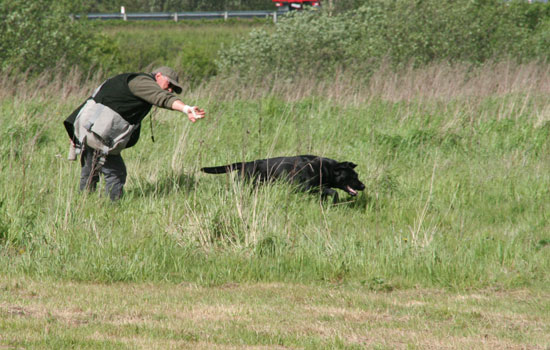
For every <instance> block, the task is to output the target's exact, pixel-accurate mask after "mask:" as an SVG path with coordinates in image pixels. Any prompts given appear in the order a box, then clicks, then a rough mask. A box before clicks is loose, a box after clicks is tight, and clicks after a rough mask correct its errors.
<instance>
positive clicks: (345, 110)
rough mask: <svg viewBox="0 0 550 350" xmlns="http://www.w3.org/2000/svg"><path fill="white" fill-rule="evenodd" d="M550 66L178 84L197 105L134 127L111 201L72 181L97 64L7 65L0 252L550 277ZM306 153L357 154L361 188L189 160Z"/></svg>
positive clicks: (96, 268) (440, 281) (222, 270)
mask: <svg viewBox="0 0 550 350" xmlns="http://www.w3.org/2000/svg"><path fill="white" fill-rule="evenodd" d="M547 71H548V66H544V65H521V66H518V65H513V64H502V63H501V64H495V65H486V66H483V67H480V68H476V69H470V68H468V67H449V66H444V65H439V66H431V67H428V68H426V69H423V70H413V69H409V70H404V71H401V72H398V73H394V72H391V71H390V70H384V69H382V70H380V71H379V72H377V73H376V74H374V76H373V77H372V78H371V79H370V80H368V81H366V80H362V79H358V78H357V77H354V76H350V75H348V74H346V72H341V73H340V74H339V75H337V76H336V77H335V78H334V79H333V80H332V81H330V82H327V81H317V80H315V78H314V77H306V78H295V79H293V80H292V81H291V80H281V79H277V78H276V77H272V78H271V77H265V78H264V79H263V80H262V81H256V82H254V81H252V82H250V81H247V82H246V83H245V82H241V81H239V79H238V77H232V78H228V77H225V78H222V77H218V78H216V79H214V80H212V81H210V82H209V83H208V84H207V85H202V86H199V87H197V88H196V89H192V90H191V89H188V90H187V91H188V93H186V94H185V96H184V99H185V100H186V101H189V103H196V104H198V105H200V106H204V107H205V108H206V109H207V111H208V118H207V119H205V120H201V121H200V122H197V123H196V124H191V123H188V122H187V121H186V120H185V118H183V117H182V116H181V115H178V114H176V113H175V112H169V111H159V112H158V113H156V115H155V118H154V130H155V132H154V133H155V139H156V140H157V141H156V142H155V143H152V142H151V141H150V138H149V128H148V127H144V128H143V134H142V139H141V142H140V143H139V144H138V145H137V146H136V147H134V148H132V149H129V150H126V151H125V152H124V158H125V160H126V163H127V167H128V170H129V178H128V183H127V185H126V194H125V197H124V198H123V199H122V200H121V201H119V202H117V203H114V204H113V203H110V202H109V200H108V198H106V197H105V196H102V195H101V191H99V193H97V194H90V195H85V194H81V193H79V192H78V190H77V178H78V174H79V166H78V165H77V164H75V163H71V162H68V161H67V160H66V159H65V158H66V148H67V147H66V146H67V142H66V136H65V135H64V130H63V127H62V124H61V122H62V120H63V119H64V118H65V116H66V115H68V114H69V113H70V112H71V111H72V109H73V108H75V107H76V106H77V105H78V104H79V103H80V102H81V101H82V99H84V98H85V97H86V96H87V95H88V94H89V91H90V90H91V89H93V87H95V85H97V83H98V81H97V80H98V79H97V78H93V77H91V78H89V80H88V82H86V83H85V84H81V83H80V81H81V80H80V79H82V76H79V74H78V73H77V72H74V74H71V75H70V76H67V75H60V76H58V77H57V78H54V79H49V80H48V81H46V80H40V79H38V80H37V81H21V80H18V79H17V77H10V76H4V77H1V78H0V79H1V80H2V81H1V84H0V86H1V88H0V96H1V97H2V98H1V99H0V100H1V103H0V110H1V112H0V115H1V117H0V130H1V131H0V133H1V135H0V136H1V139H0V140H1V141H0V148H1V152H0V169H1V173H2V176H3V178H4V181H2V182H0V198H1V202H0V203H1V205H0V247H1V251H0V268H1V269H2V270H3V271H5V273H7V274H14V275H18V274H29V275H32V276H41V277H45V278H62V279H75V280H87V281H159V280H168V281H175V282H177V281H184V280H185V281H195V282H198V283H202V284H218V283H224V282H227V281H260V280H261V281H300V282H306V283H315V282H322V281H324V282H331V283H342V282H345V283H353V284H363V285H365V286H366V287H368V288H371V289H376V290H378V289H392V288H406V287H411V286H416V285H419V286H436V287H444V288H479V287H488V286H491V287H502V288H512V287H516V286H540V287H544V286H547V285H548V282H549V280H548V274H547V273H546V272H547V271H548V268H549V267H550V266H549V265H550V261H549V260H550V259H549V258H548V256H549V254H548V249H549V248H548V242H549V241H550V236H549V235H548V232H549V229H550V226H549V224H548V220H547V213H548V211H549V210H548V209H550V208H549V201H548V200H547V199H548V195H549V190H548V189H549V188H550V187H549V186H550V175H549V174H550V171H549V170H550V169H549V162H548V160H549V154H550V153H549V151H550V148H549V143H548V138H549V134H550V128H549V124H548V122H547V121H548V118H549V114H548V113H549V112H548V111H549V110H550V109H549V107H550V105H549V103H548V99H547V96H548V93H549V90H550V86H549V85H548V83H547V82H546V80H545V79H544V74H545V73H546V72H547ZM67 77H68V79H65V78H67ZM73 79H74V80H73ZM15 82H20V83H19V84H16V83H15ZM146 123H148V122H146ZM145 126H147V125H145ZM305 153H311V154H317V155H323V156H326V157H330V158H334V159H337V160H350V161H354V162H355V163H357V164H359V165H358V167H357V169H356V170H357V171H358V173H359V174H360V178H361V179H362V180H363V182H365V184H366V185H367V188H366V190H365V191H364V193H362V194H361V195H360V196H358V197H357V198H345V197H344V198H343V200H342V201H341V202H340V203H338V204H337V205H331V204H330V203H325V202H322V201H320V200H319V198H318V197H317V196H315V195H310V194H304V193H299V192H296V191H294V190H293V189H292V188H291V187H289V186H287V185H285V184H279V183H277V184H272V185H268V186H264V187H260V188H255V187H251V185H250V184H248V183H246V182H241V181H238V180H236V179H235V178H234V177H233V176H231V175H227V176H225V175H217V176H216V175H206V174H202V173H200V172H199V170H198V169H199V168H200V167H202V166H211V165H221V164H226V163H229V162H235V161H240V160H251V159H257V158H265V157H270V156H277V155H294V154H305Z"/></svg>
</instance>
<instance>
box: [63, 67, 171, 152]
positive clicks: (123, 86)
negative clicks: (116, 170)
mask: <svg viewBox="0 0 550 350" xmlns="http://www.w3.org/2000/svg"><path fill="white" fill-rule="evenodd" d="M90 98H93V99H94V101H95V102H97V103H101V104H103V105H105V106H107V107H109V108H111V109H113V110H114V111H115V112H117V113H118V114H120V115H121V116H122V118H124V119H125V120H126V121H127V122H128V123H130V124H134V125H138V127H137V128H136V130H135V131H134V133H133V134H132V136H131V138H130V141H129V142H128V144H127V145H126V148H129V147H132V146H133V145H135V144H136V143H137V141H138V140H139V136H140V131H141V121H142V120H143V118H145V117H146V116H147V113H149V111H150V110H151V107H152V106H153V105H156V106H159V107H162V108H170V107H171V106H172V103H173V102H174V101H175V100H177V97H176V96H175V95H174V94H173V93H170V92H168V91H165V90H162V89H161V88H160V86H158V84H157V83H156V81H155V79H154V77H153V76H152V75H151V74H146V73H124V74H119V75H117V76H114V77H112V78H110V79H108V80H106V81H105V82H104V83H103V84H102V85H101V87H100V88H99V90H98V91H97V92H96V93H95V95H94V96H93V97H92V96H90ZM84 103H85V102H84ZM84 103H82V104H81V105H80V106H79V107H78V108H77V109H75V110H74V111H73V112H72V113H71V114H70V115H69V117H68V118H67V119H65V121H64V122H63V124H64V125H65V129H66V130H67V133H68V135H69V137H70V138H71V140H73V142H74V143H76V144H78V139H77V138H76V137H75V135H74V121H75V119H76V116H77V115H78V113H79V112H80V109H81V108H82V106H84Z"/></svg>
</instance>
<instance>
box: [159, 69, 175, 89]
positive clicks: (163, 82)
mask: <svg viewBox="0 0 550 350" xmlns="http://www.w3.org/2000/svg"><path fill="white" fill-rule="evenodd" d="M155 80H156V81H157V84H159V86H160V88H161V89H162V90H167V91H170V92H174V87H173V86H172V84H170V80H168V78H167V77H165V76H164V75H162V74H161V73H157V74H156V75H155Z"/></svg>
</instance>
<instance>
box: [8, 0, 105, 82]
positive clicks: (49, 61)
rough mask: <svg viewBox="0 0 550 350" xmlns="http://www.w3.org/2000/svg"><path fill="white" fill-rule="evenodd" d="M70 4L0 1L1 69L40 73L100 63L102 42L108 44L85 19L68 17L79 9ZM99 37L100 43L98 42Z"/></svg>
mask: <svg viewBox="0 0 550 350" xmlns="http://www.w3.org/2000/svg"><path fill="white" fill-rule="evenodd" d="M73 3H74V2H71V1H68V0H66V1H54V0H36V1H30V2H20V1H17V0H3V1H1V2H0V17H1V18H2V21H0V69H1V70H6V69H10V70H19V71H25V70H28V71H30V72H41V71H44V70H46V69H50V68H52V67H57V68H61V69H64V68H67V67H71V66H73V65H79V66H80V67H82V68H86V67H89V66H90V65H92V64H96V63H97V62H101V61H102V60H103V59H104V56H101V55H100V54H101V52H102V45H103V46H109V45H108V44H107V43H105V40H106V39H105V38H104V39H101V38H100V37H98V36H97V35H94V34H93V33H92V32H91V31H90V30H89V29H88V28H87V27H86V25H85V22H83V21H74V20H71V16H70V15H71V13H76V12H77V10H78V8H76V7H74V6H73V5H72V4H73ZM101 40H103V43H99V41H101ZM111 53H112V52H111V51H109V52H107V53H106V54H111Z"/></svg>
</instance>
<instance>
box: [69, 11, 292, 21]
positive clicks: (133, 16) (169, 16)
mask: <svg viewBox="0 0 550 350" xmlns="http://www.w3.org/2000/svg"><path fill="white" fill-rule="evenodd" d="M286 12H287V11H214V12H172V13H170V12H151V13H89V14H87V15H75V16H74V18H75V19H80V18H87V19H89V20H111V19H121V20H124V21H130V20H172V21H176V22H177V21H179V20H191V19H216V18H223V19H224V20H227V19H229V18H270V17H272V18H273V21H274V22H277V16H279V15H282V14H285V13H286Z"/></svg>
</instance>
